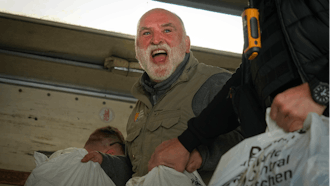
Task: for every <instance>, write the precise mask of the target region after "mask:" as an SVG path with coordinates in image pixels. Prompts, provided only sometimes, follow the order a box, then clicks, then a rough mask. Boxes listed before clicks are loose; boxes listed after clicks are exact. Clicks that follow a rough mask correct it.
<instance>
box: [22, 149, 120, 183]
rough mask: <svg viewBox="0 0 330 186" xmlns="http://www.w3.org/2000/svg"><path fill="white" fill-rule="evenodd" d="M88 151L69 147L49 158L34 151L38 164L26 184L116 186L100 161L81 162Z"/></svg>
mask: <svg viewBox="0 0 330 186" xmlns="http://www.w3.org/2000/svg"><path fill="white" fill-rule="evenodd" d="M87 153H88V152H87V151H86V150H85V149H79V148H68V149H65V150H61V151H57V152H55V153H54V154H53V155H52V156H51V157H52V158H51V159H49V158H47V156H45V155H44V154H41V153H38V152H34V157H35V161H36V165H37V166H36V168H35V169H34V170H33V171H32V173H31V174H30V176H29V177H28V179H27V180H26V182H25V186H115V184H114V183H113V182H112V180H111V179H110V178H109V176H108V175H107V174H106V173H105V172H104V171H103V169H102V168H101V166H100V164H99V163H97V162H92V161H89V162H86V163H82V162H81V159H82V158H83V157H84V156H85V155H86V154H87Z"/></svg>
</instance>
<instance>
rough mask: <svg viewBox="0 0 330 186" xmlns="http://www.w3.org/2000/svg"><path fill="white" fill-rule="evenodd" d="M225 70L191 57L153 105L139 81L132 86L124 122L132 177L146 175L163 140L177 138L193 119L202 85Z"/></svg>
mask: <svg viewBox="0 0 330 186" xmlns="http://www.w3.org/2000/svg"><path fill="white" fill-rule="evenodd" d="M224 71H225V70H224V69H221V68H218V67H212V66H208V65H205V64H203V63H199V62H198V61H197V59H196V58H195V57H194V56H193V55H192V53H191V54H190V58H189V61H188V63H187V65H186V66H185V69H184V71H183V73H182V74H181V76H180V77H179V78H178V80H177V81H176V82H175V83H173V85H172V86H171V87H170V88H169V90H168V91H167V92H166V93H165V94H164V96H163V97H161V98H159V100H158V101H157V103H156V104H155V105H154V106H152V104H151V103H150V101H149V99H148V97H147V95H145V92H144V90H143V87H142V86H141V84H140V83H139V82H140V80H139V81H138V82H137V83H136V84H135V85H134V86H133V87H132V94H133V96H134V97H136V98H137V99H138V100H139V101H138V102H137V103H136V106H135V108H134V109H133V111H132V113H131V115H130V117H129V119H128V123H127V128H126V130H127V138H126V141H127V149H128V156H129V158H130V160H131V162H132V166H133V168H132V170H133V172H134V174H133V177H134V176H144V175H145V174H147V173H148V161H149V159H150V158H151V155H152V154H153V152H154V150H155V148H156V147H157V146H158V145H159V144H161V143H162V142H163V141H166V140H169V139H172V138H175V137H178V136H179V135H180V134H181V133H182V132H183V131H184V130H186V129H187V127H188V126H187V122H188V120H189V119H190V118H192V117H194V116H195V115H194V112H193V110H192V100H193V98H194V95H195V93H196V92H197V91H198V90H199V88H200V87H201V86H202V85H203V84H204V82H205V81H206V80H207V79H208V78H209V77H211V76H212V75H214V74H217V73H221V72H224Z"/></svg>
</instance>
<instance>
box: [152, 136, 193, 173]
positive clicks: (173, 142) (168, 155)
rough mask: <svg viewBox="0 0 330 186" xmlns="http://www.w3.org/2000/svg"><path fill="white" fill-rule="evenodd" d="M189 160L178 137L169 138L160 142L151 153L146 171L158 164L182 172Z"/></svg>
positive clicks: (187, 153)
mask: <svg viewBox="0 0 330 186" xmlns="http://www.w3.org/2000/svg"><path fill="white" fill-rule="evenodd" d="M188 160H189V152H188V151H187V149H186V148H185V147H184V146H183V145H182V144H181V143H180V141H179V140H178V138H174V139H170V140H167V141H164V142H163V143H161V144H160V145H159V146H158V147H157V148H156V149H155V152H154V153H153V154H152V156H151V159H150V160H149V163H148V171H151V170H152V169H153V168H154V167H157V166H158V165H165V166H167V167H171V168H173V169H175V170H177V171H179V172H183V171H184V170H185V168H186V165H187V163H188Z"/></svg>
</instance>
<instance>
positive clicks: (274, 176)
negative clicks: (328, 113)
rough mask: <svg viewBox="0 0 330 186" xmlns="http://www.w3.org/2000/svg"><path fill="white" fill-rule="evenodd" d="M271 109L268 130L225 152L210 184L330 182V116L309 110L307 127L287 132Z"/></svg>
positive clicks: (308, 184) (269, 185) (307, 184)
mask: <svg viewBox="0 0 330 186" xmlns="http://www.w3.org/2000/svg"><path fill="white" fill-rule="evenodd" d="M269 112H270V109H269V108H268V109H267V114H266V122H267V125H268V128H267V130H266V131H267V132H265V133H263V134H260V135H257V136H254V137H251V138H248V139H245V140H244V141H243V142H241V143H240V144H238V145H236V146H235V147H234V148H232V149H230V150H229V151H228V152H227V153H226V154H225V155H223V156H222V158H221V160H220V162H219V164H218V166H217V168H216V171H215V172H214V174H213V176H212V178H211V181H210V184H209V185H211V186H213V185H217V186H234V185H235V186H236V185H244V186H250V185H251V186H252V185H253V186H274V185H285V186H288V185H297V186H312V185H317V186H319V185H329V118H328V117H325V116H319V115H318V114H316V113H309V114H308V117H307V119H306V120H305V122H304V124H303V129H301V130H299V131H296V132H291V133H287V132H285V131H284V130H283V129H281V128H279V127H278V126H277V125H276V123H275V122H274V121H272V120H271V119H270V117H269Z"/></svg>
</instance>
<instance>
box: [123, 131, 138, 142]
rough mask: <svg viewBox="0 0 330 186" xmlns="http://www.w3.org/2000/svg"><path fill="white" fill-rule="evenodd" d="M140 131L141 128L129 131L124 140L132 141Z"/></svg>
mask: <svg viewBox="0 0 330 186" xmlns="http://www.w3.org/2000/svg"><path fill="white" fill-rule="evenodd" d="M140 131H141V128H137V129H136V131H134V132H131V133H129V134H128V135H127V137H126V141H127V142H132V141H133V140H134V139H135V138H136V137H137V136H138V135H139V134H140Z"/></svg>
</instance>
